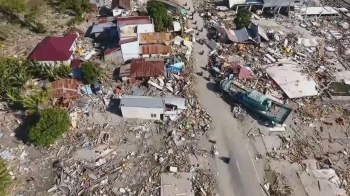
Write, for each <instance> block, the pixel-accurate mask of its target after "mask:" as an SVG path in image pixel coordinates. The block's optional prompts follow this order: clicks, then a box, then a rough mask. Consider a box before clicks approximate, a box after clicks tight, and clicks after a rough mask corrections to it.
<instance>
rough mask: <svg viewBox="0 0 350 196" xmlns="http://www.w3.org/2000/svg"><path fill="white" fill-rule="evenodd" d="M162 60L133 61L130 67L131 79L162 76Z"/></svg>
mask: <svg viewBox="0 0 350 196" xmlns="http://www.w3.org/2000/svg"><path fill="white" fill-rule="evenodd" d="M164 69H165V68H164V61H163V60H149V61H146V60H145V59H133V60H132V61H131V66H130V76H131V77H134V78H136V77H156V76H160V75H164Z"/></svg>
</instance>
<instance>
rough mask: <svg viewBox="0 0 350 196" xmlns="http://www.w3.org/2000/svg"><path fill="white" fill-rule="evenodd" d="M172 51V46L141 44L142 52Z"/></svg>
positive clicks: (158, 52) (163, 52)
mask: <svg viewBox="0 0 350 196" xmlns="http://www.w3.org/2000/svg"><path fill="white" fill-rule="evenodd" d="M170 52H171V46H166V45H161V44H147V45H140V53H141V54H169V53H170Z"/></svg>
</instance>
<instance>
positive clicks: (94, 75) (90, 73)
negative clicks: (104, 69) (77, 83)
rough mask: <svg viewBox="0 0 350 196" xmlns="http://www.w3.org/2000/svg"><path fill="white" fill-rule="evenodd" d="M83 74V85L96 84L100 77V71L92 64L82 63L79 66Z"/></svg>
mask: <svg viewBox="0 0 350 196" xmlns="http://www.w3.org/2000/svg"><path fill="white" fill-rule="evenodd" d="M81 69H82V73H83V82H84V83H85V84H92V83H94V82H97V81H98V80H99V79H100V77H101V70H100V69H99V68H97V67H96V66H95V65H94V64H93V63H92V62H86V63H83V65H82V66H81Z"/></svg>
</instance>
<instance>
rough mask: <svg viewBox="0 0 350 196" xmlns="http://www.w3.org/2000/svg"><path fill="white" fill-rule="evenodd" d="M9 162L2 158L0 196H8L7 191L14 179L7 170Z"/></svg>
mask: <svg viewBox="0 0 350 196" xmlns="http://www.w3.org/2000/svg"><path fill="white" fill-rule="evenodd" d="M7 166H8V165H7V162H6V161H5V160H4V159H1V158H0V196H6V195H7V194H6V189H7V188H8V187H9V186H10V185H11V183H12V178H11V175H10V174H9V171H8V169H7Z"/></svg>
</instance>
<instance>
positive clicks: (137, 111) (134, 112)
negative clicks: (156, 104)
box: [120, 106, 164, 120]
mask: <svg viewBox="0 0 350 196" xmlns="http://www.w3.org/2000/svg"><path fill="white" fill-rule="evenodd" d="M120 109H121V111H122V115H123V117H125V118H139V119H151V120H160V119H161V115H162V114H163V113H164V109H163V108H139V107H123V106H122V107H120ZM152 114H155V115H156V116H155V117H152Z"/></svg>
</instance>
